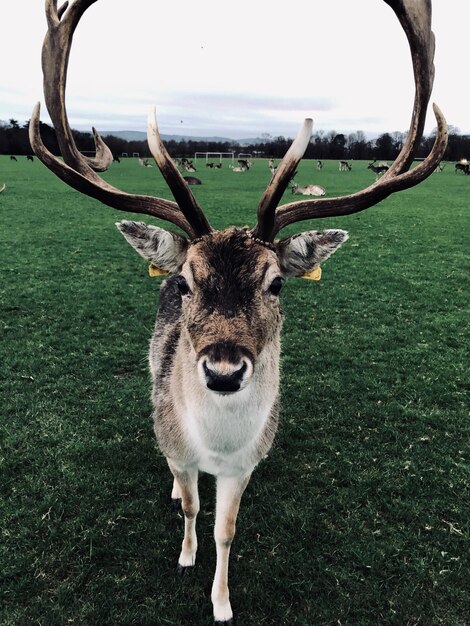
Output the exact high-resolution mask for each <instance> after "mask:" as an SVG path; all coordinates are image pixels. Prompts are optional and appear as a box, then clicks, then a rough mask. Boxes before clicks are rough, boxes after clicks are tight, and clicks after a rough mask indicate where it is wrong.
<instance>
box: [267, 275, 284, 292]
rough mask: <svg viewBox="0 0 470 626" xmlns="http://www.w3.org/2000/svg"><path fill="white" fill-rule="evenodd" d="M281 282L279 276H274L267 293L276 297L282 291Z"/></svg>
mask: <svg viewBox="0 0 470 626" xmlns="http://www.w3.org/2000/svg"><path fill="white" fill-rule="evenodd" d="M282 284H283V280H282V278H281V277H280V276H276V278H275V279H274V280H273V282H272V283H271V284H270V285H269V287H268V292H269V293H270V294H272V295H273V296H278V295H279V293H280V291H281V289H282Z"/></svg>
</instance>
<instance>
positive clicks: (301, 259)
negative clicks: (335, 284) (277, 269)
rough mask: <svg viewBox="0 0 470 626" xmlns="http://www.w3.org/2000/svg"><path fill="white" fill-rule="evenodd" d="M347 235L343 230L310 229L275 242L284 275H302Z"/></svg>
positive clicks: (327, 254)
mask: <svg viewBox="0 0 470 626" xmlns="http://www.w3.org/2000/svg"><path fill="white" fill-rule="evenodd" d="M348 237H349V235H348V233H347V232H346V231H345V230H324V231H317V230H310V231H308V232H306V233H300V234H299V235H294V236H293V237H288V238H287V239H282V240H281V241H279V242H277V254H278V257H279V262H280V266H281V270H282V272H283V273H284V275H285V276H286V277H288V276H302V275H303V274H306V273H308V272H310V271H312V270H313V269H314V268H315V267H318V266H320V265H321V264H322V263H323V261H326V259H327V258H328V257H329V256H330V255H331V254H333V252H335V250H337V249H338V248H339V247H340V246H341V244H343V243H344V242H345V241H346V240H347V239H348Z"/></svg>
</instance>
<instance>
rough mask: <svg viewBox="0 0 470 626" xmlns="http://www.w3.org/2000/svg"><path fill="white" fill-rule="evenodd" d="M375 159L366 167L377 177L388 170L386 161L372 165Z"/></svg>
mask: <svg viewBox="0 0 470 626" xmlns="http://www.w3.org/2000/svg"><path fill="white" fill-rule="evenodd" d="M374 163H375V161H372V163H369V165H368V166H367V169H369V170H372V171H373V172H374V174H375V175H376V176H377V178H378V177H379V176H382V174H385V172H387V171H388V170H389V167H390V166H389V165H388V164H387V163H379V164H378V165H374Z"/></svg>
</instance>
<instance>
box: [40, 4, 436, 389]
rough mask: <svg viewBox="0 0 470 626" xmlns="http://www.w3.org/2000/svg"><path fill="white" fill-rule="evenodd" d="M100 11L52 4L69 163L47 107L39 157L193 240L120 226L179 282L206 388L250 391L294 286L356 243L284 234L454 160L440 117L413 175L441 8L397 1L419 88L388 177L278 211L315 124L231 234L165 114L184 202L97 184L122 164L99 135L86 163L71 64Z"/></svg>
mask: <svg viewBox="0 0 470 626" xmlns="http://www.w3.org/2000/svg"><path fill="white" fill-rule="evenodd" d="M96 1H97V0H75V1H74V2H72V3H71V4H70V5H68V3H65V4H64V5H63V6H62V7H61V8H59V9H58V8H57V2H56V0H46V16H47V21H48V31H47V34H46V38H45V41H44V46H43V54H42V63H43V73H44V93H45V99H46V105H47V108H48V111H49V115H50V117H51V120H52V122H53V125H54V128H55V130H56V134H57V140H58V143H59V146H60V150H61V153H62V156H63V161H62V160H60V159H58V158H56V157H55V156H53V155H52V154H51V153H50V152H49V151H48V150H47V148H46V147H45V146H44V144H43V142H42V140H41V137H40V133H39V104H38V105H36V107H35V109H34V111H33V115H32V118H31V122H30V126H29V128H30V141H31V146H32V147H33V149H34V151H35V153H36V155H37V156H38V157H39V158H40V159H41V160H42V161H43V163H45V164H46V165H47V167H49V168H50V169H51V170H52V171H53V172H54V173H55V174H56V175H57V176H59V178H61V179H62V180H64V181H65V182H66V183H67V184H69V185H70V186H72V187H73V188H74V189H77V190H78V191H80V192H82V193H85V194H87V195H89V196H92V197H94V198H96V199H98V200H100V201H101V202H103V203H104V204H107V205H108V206H111V207H113V208H116V209H119V210H123V211H128V212H135V213H140V214H147V215H151V216H154V217H157V218H160V219H163V220H166V221H168V222H171V223H172V224H174V225H176V226H178V227H179V228H180V229H181V230H182V231H183V232H185V233H186V235H187V237H183V236H181V235H177V234H175V233H171V232H169V231H166V230H164V229H162V228H157V227H155V226H149V225H145V224H143V223H141V222H127V221H125V222H121V223H120V224H119V229H120V230H121V232H122V233H123V235H124V236H125V237H126V239H127V240H128V241H129V242H130V243H131V244H132V245H133V246H134V248H136V249H137V251H138V252H139V253H140V254H141V255H142V256H144V257H145V258H146V259H148V260H149V261H150V262H151V263H153V264H155V265H156V266H158V267H159V268H161V269H163V270H166V271H167V272H169V273H170V274H174V275H175V278H174V279H172V280H173V282H174V287H175V288H177V289H179V291H180V294H181V306H182V312H183V317H184V322H185V323H184V328H185V332H186V333H187V336H188V341H189V342H190V344H191V346H192V349H193V350H194V354H195V358H196V360H197V364H198V368H199V372H200V378H201V381H202V382H203V383H204V384H206V385H207V386H208V387H209V388H213V389H214V390H216V391H217V390H219V391H222V392H223V391H224V390H225V391H236V390H237V389H242V388H243V386H245V385H246V384H247V383H248V382H249V380H250V376H251V374H252V372H253V371H254V368H255V366H256V360H257V358H258V356H259V354H260V353H261V351H262V349H263V346H264V345H266V342H268V341H269V339H270V334H272V333H273V332H274V333H275V332H277V330H278V329H279V328H280V320H281V312H280V307H279V301H278V295H279V291H280V288H281V286H282V281H283V279H284V278H286V277H289V276H300V275H302V274H305V273H306V272H309V271H310V270H312V269H313V268H314V267H317V266H319V265H320V264H321V263H322V262H323V261H324V260H325V259H326V258H328V256H329V255H330V254H331V253H332V252H334V251H335V250H336V249H337V248H338V246H340V245H341V244H342V243H343V242H344V241H345V240H346V238H347V234H346V233H345V232H344V231H341V230H326V231H324V232H317V231H309V232H306V233H302V234H300V235H296V236H294V237H290V238H287V239H280V240H279V239H277V238H276V237H277V234H278V233H279V231H281V230H282V229H283V228H285V227H286V226H288V225H290V224H293V223H296V222H299V221H302V220H307V219H315V218H321V217H332V216H339V215H348V214H351V213H356V212H358V211H363V210H364V209H367V208H368V207H370V206H372V205H374V204H377V203H378V202H379V201H381V200H383V199H384V198H386V197H387V196H389V195H390V194H392V193H394V192H396V191H400V190H403V189H406V188H409V187H412V186H414V185H416V184H418V183H420V182H421V181H422V180H424V179H425V178H427V176H429V175H430V174H431V173H432V172H433V171H434V169H435V167H436V165H437V164H438V163H439V162H440V160H441V159H442V157H443V155H444V151H445V148H446V145H447V127H446V123H445V120H444V117H443V116H442V114H441V112H440V110H439V109H438V107H437V106H435V105H434V113H435V116H436V119H437V126H438V132H437V134H436V139H435V143H434V146H433V148H432V150H431V152H430V154H429V155H428V157H427V158H426V159H425V160H424V161H422V162H421V163H420V164H419V165H418V166H417V167H415V168H413V169H411V170H410V169H409V168H410V165H411V163H412V161H413V156H414V153H415V150H416V148H417V147H418V146H419V143H420V139H421V136H422V133H423V128H424V123H425V118H426V108H427V105H428V102H429V98H430V94H431V89H432V83H433V77H434V66H433V57H434V37H433V33H432V31H431V3H430V1H429V0H385V2H387V4H389V5H390V6H391V7H392V9H393V10H394V12H395V13H396V15H397V17H398V19H399V20H400V22H401V24H402V26H403V28H404V30H405V32H406V35H407V37H408V41H409V45H410V50H411V56H412V61H413V70H414V76H415V86H416V90H415V102H414V108H413V114H412V118H411V124H410V130H409V133H408V136H407V140H406V142H405V144H404V146H403V149H402V151H401V152H400V154H399V155H398V157H397V158H396V160H395V161H394V163H393V164H392V166H391V167H390V168H389V169H388V171H387V172H386V173H385V174H384V175H383V176H382V177H381V178H380V179H379V180H377V181H376V182H375V183H374V184H372V185H370V186H369V187H367V188H366V189H363V190H361V191H359V192H357V193H353V194H350V195H346V196H342V197H337V198H322V199H306V200H300V201H296V202H291V203H288V204H284V205H281V206H278V205H279V202H280V200H281V198H282V195H283V193H284V191H285V190H286V188H287V186H288V184H289V181H290V180H291V178H292V177H293V175H294V173H295V169H296V166H297V165H298V163H299V161H300V160H301V159H302V157H303V155H304V152H305V150H306V148H307V145H308V143H309V141H310V137H311V131H312V124H313V123H312V120H310V119H306V120H305V121H304V123H303V125H302V127H301V129H300V132H299V134H298V135H297V137H296V139H295V140H294V142H293V143H292V145H291V147H290V148H289V150H288V152H287V153H286V155H285V156H284V158H283V159H282V161H281V163H280V164H279V166H278V167H277V169H276V171H275V173H274V175H273V177H272V179H271V181H270V183H269V185H268V187H267V189H266V191H265V192H264V194H263V196H262V198H261V201H260V203H259V206H258V210H257V216H258V219H257V224H256V226H254V227H253V228H251V229H234V228H229V229H227V230H224V231H221V232H220V231H214V230H213V229H212V227H211V226H210V224H209V222H208V220H207V218H206V216H205V215H204V212H203V211H202V209H201V208H200V207H199V205H198V203H197V201H196V198H195V197H194V195H193V194H192V192H191V190H190V188H189V186H188V185H187V183H186V181H185V180H184V178H183V177H182V176H181V174H180V173H179V171H178V169H177V167H176V165H175V164H174V162H173V161H172V159H171V158H170V156H169V154H168V153H167V151H166V148H165V146H164V145H163V142H162V141H161V138H160V134H159V131H158V128H157V123H156V119H155V113H154V111H152V112H151V113H150V115H149V119H148V132H147V137H148V143H149V148H150V151H151V153H152V155H153V157H154V159H155V161H156V163H157V165H158V167H159V169H160V171H161V173H162V175H163V177H164V178H165V180H166V182H167V184H168V186H169V187H170V189H171V191H172V193H173V196H174V198H175V202H172V201H168V200H165V199H163V198H157V197H150V196H143V195H136V194H128V193H125V192H123V191H120V190H119V189H117V188H115V187H113V186H112V185H110V184H109V183H107V182H105V181H104V180H103V179H102V178H100V177H99V176H98V174H97V173H96V172H99V171H103V170H105V169H107V167H109V165H110V164H111V162H112V160H113V159H112V154H111V152H110V150H109V149H108V148H107V146H106V145H105V143H104V142H103V140H102V139H101V137H100V136H99V134H98V133H97V132H96V131H95V129H93V133H94V137H95V143H96V156H95V158H93V159H87V158H86V157H84V156H83V155H82V154H81V153H80V152H79V151H78V149H77V147H76V145H75V143H74V139H73V136H72V132H71V129H70V126H69V123H68V119H67V113H66V109H65V83H66V74H67V63H68V58H69V53H70V47H71V43H72V37H73V33H74V31H75V28H76V26H77V24H78V22H79V20H80V18H81V16H82V15H83V13H84V12H85V10H86V9H87V8H88V7H89V6H91V5H92V4H93V3H94V2H96Z"/></svg>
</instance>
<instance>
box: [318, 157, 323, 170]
mask: <svg viewBox="0 0 470 626" xmlns="http://www.w3.org/2000/svg"><path fill="white" fill-rule="evenodd" d="M322 167H323V163H322V162H321V161H320V159H319V160H318V161H317V170H318V171H320V170H321V169H322Z"/></svg>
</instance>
